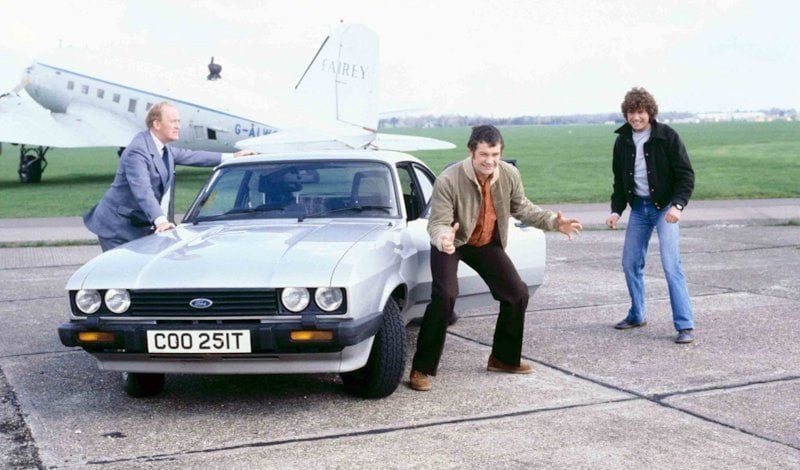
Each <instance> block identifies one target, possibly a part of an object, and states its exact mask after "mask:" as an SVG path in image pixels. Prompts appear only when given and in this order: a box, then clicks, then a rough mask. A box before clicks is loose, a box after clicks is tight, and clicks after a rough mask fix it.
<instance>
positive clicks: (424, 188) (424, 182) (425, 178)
mask: <svg viewBox="0 0 800 470" xmlns="http://www.w3.org/2000/svg"><path fill="white" fill-rule="evenodd" d="M414 174H415V175H416V177H417V182H418V183H419V190H420V191H421V192H422V199H423V204H424V206H425V207H427V206H428V204H430V202H431V196H433V182H434V180H435V179H436V177H435V176H433V173H431V172H430V170H428V169H427V168H423V167H421V166H419V165H414Z"/></svg>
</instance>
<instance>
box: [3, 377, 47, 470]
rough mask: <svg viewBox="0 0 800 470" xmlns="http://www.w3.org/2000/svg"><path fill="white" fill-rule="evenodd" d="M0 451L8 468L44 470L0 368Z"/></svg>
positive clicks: (11, 390)
mask: <svg viewBox="0 0 800 470" xmlns="http://www.w3.org/2000/svg"><path fill="white" fill-rule="evenodd" d="M0 450H2V452H3V453H4V454H5V457H4V460H5V461H6V463H7V464H8V465H9V468H37V469H44V468H45V467H44V465H43V464H42V461H41V459H40V458H39V449H38V448H37V447H36V442H35V441H34V439H33V435H32V434H31V430H30V428H29V427H28V424H27V423H26V422H25V417H24V415H23V414H22V411H21V409H20V406H19V401H18V400H17V394H16V393H15V392H14V390H13V389H12V388H11V384H9V383H8V380H7V379H6V375H5V373H4V372H3V369H2V368H0Z"/></svg>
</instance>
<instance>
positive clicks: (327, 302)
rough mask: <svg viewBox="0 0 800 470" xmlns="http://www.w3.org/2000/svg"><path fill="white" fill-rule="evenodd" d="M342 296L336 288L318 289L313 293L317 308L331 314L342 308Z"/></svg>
mask: <svg viewBox="0 0 800 470" xmlns="http://www.w3.org/2000/svg"><path fill="white" fill-rule="evenodd" d="M343 301H344V294H342V289H340V288H338V287H320V288H318V289H317V291H316V292H314V302H316V303H317V307H319V308H321V309H322V310H324V311H326V312H332V311H334V310H336V309H337V308H339V307H341V306H342V302H343Z"/></svg>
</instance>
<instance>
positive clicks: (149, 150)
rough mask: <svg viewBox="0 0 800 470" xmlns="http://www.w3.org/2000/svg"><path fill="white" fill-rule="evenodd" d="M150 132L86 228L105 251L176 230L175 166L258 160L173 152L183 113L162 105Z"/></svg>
mask: <svg viewBox="0 0 800 470" xmlns="http://www.w3.org/2000/svg"><path fill="white" fill-rule="evenodd" d="M146 123H147V130H146V131H144V132H140V133H138V134H136V136H135V137H134V138H133V140H132V141H131V143H130V144H129V145H128V146H127V147H126V148H125V151H124V152H122V156H121V157H120V160H119V166H118V167H117V173H116V175H115V176H114V182H113V183H111V187H110V188H108V191H106V193H105V195H103V198H102V199H101V200H100V202H99V203H97V205H95V206H94V207H93V208H92V209H91V210H90V211H89V212H88V213H87V214H86V215H84V216H83V222H84V224H85V225H86V228H88V229H89V230H90V231H92V233H94V234H96V235H97V238H98V239H99V240H100V247H101V248H102V249H103V251H107V250H110V249H112V248H115V247H117V246H119V245H121V244H123V243H127V242H129V241H131V240H135V239H137V238H141V237H143V236H145V235H149V234H151V233H153V232H154V231H155V232H164V231H166V230H171V229H173V228H175V224H174V223H173V222H172V221H171V219H172V218H173V213H172V200H173V198H174V194H173V193H174V187H175V176H174V173H175V172H174V169H175V165H189V166H215V165H218V164H219V163H220V162H221V161H222V160H224V159H227V158H230V157H240V156H244V155H253V154H254V152H253V151H251V150H241V151H239V152H236V153H234V154H221V153H217V152H205V151H195V150H187V149H182V148H177V147H171V146H168V145H167V144H168V143H170V142H174V141H175V140H178V137H179V135H180V129H181V120H180V115H179V114H178V110H177V109H175V107H174V106H172V105H171V104H170V103H168V102H166V101H163V102H161V103H158V104H155V105H153V106H152V107H151V108H150V110H149V111H148V113H147V117H146Z"/></svg>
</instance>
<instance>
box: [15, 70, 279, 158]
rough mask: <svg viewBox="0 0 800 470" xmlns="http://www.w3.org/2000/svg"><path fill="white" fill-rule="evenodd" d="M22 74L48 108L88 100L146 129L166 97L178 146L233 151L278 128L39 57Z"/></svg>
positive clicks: (29, 89)
mask: <svg viewBox="0 0 800 470" xmlns="http://www.w3.org/2000/svg"><path fill="white" fill-rule="evenodd" d="M24 79H25V81H26V85H25V90H26V91H27V92H28V94H29V95H30V96H31V98H33V99H34V100H35V101H36V102H38V103H39V104H40V105H41V106H43V107H44V108H46V109H48V110H49V111H51V112H52V113H65V112H67V110H68V109H69V107H70V106H72V105H75V104H79V105H86V106H91V107H93V108H96V109H98V110H102V111H105V112H109V113H111V114H113V115H115V116H117V117H120V118H122V119H124V120H126V121H128V122H130V124H131V126H132V127H133V128H136V129H139V130H145V128H146V126H145V116H146V115H147V110H148V109H150V107H151V106H152V105H153V104H155V103H158V102H161V101H169V102H171V103H172V104H173V105H174V106H175V107H176V108H177V109H178V111H179V112H180V114H181V120H182V122H181V137H180V139H179V140H178V141H176V142H175V143H174V145H177V146H180V147H185V148H190V149H198V150H210V151H218V152H231V151H236V147H234V143H235V142H237V141H240V140H243V139H247V138H250V137H258V136H262V135H267V134H271V133H272V132H276V131H277V130H278V129H277V128H274V127H271V126H269V125H267V124H263V123H260V122H257V121H253V120H250V119H247V118H244V117H241V116H237V115H234V114H231V113H227V112H224V111H220V110H215V109H211V108H209V107H206V106H201V105H198V104H195V103H191V102H188V101H184V100H180V99H176V98H174V97H170V96H166V95H163V94H158V93H153V92H148V91H145V90H142V89H139V88H135V87H131V86H127V85H124V84H121V83H117V82H113V81H109V80H104V79H102V78H99V77H92V76H89V75H85V74H81V73H78V72H74V71H71V70H68V69H65V68H61V67H57V66H53V65H48V64H44V63H41V62H37V63H34V64H33V65H31V66H30V67H28V68H27V69H26V71H25V76H24ZM130 137H131V138H133V135H131V136H130Z"/></svg>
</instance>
